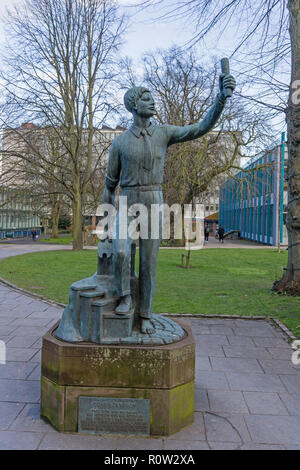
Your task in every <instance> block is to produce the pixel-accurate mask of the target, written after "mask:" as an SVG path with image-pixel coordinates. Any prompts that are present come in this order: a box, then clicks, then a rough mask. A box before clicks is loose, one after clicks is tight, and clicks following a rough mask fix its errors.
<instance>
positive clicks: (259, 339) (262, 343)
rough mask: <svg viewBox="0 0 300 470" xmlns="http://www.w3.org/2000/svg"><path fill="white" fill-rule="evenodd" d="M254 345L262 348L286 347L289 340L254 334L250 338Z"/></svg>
mask: <svg viewBox="0 0 300 470" xmlns="http://www.w3.org/2000/svg"><path fill="white" fill-rule="evenodd" d="M252 340H253V342H254V343H255V345H256V346H258V347H262V348H288V347H289V342H288V341H287V339H285V338H284V337H282V338H265V337H263V336H255V337H254V338H252Z"/></svg>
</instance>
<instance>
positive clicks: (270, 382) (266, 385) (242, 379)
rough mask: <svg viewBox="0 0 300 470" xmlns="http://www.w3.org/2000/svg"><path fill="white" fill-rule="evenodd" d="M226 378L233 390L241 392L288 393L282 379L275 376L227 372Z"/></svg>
mask: <svg viewBox="0 0 300 470" xmlns="http://www.w3.org/2000/svg"><path fill="white" fill-rule="evenodd" d="M226 376H227V380H228V383H229V386H230V388H231V390H241V391H246V392H285V391H286V389H285V387H284V385H283V383H282V382H281V380H280V378H279V377H278V376H277V375H275V374H255V373H252V372H248V373H243V372H226ZM286 377H292V376H286Z"/></svg>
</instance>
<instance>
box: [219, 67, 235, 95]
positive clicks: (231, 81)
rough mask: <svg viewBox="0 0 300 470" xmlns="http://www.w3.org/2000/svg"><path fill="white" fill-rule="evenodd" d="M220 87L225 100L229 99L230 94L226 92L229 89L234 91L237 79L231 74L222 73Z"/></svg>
mask: <svg viewBox="0 0 300 470" xmlns="http://www.w3.org/2000/svg"><path fill="white" fill-rule="evenodd" d="M219 87H220V92H221V95H222V97H223V98H228V94H227V92H226V90H227V89H231V90H232V91H233V90H234V89H235V87H236V81H235V78H234V77H233V76H232V75H230V73H227V74H225V73H221V75H220V77H219Z"/></svg>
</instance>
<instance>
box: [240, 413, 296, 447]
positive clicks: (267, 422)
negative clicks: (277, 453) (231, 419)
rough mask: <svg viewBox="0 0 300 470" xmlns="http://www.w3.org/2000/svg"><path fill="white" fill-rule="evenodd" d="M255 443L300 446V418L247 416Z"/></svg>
mask: <svg viewBox="0 0 300 470" xmlns="http://www.w3.org/2000/svg"><path fill="white" fill-rule="evenodd" d="M245 420H246V422H247V426H248V429H249V431H250V434H251V437H252V440H253V442H254V443H257V444H260V443H264V444H297V445H300V420H299V417H298V416H260V415H248V416H245Z"/></svg>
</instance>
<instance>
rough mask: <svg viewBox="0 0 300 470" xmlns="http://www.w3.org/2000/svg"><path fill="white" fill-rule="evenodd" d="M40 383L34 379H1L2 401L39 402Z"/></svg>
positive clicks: (0, 398)
mask: <svg viewBox="0 0 300 470" xmlns="http://www.w3.org/2000/svg"><path fill="white" fill-rule="evenodd" d="M39 400H40V383H39V382H37V381H34V380H27V381H26V380H10V379H0V401H7V402H17V403H38V402H39Z"/></svg>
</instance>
